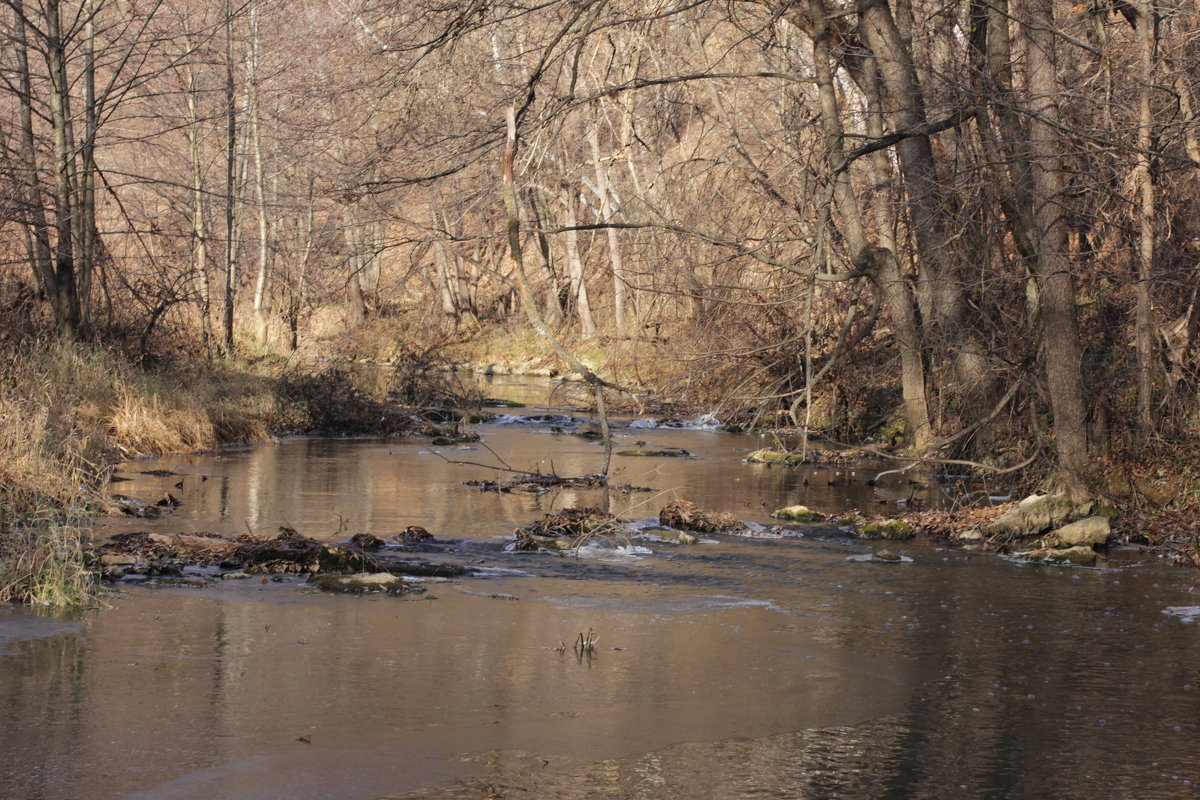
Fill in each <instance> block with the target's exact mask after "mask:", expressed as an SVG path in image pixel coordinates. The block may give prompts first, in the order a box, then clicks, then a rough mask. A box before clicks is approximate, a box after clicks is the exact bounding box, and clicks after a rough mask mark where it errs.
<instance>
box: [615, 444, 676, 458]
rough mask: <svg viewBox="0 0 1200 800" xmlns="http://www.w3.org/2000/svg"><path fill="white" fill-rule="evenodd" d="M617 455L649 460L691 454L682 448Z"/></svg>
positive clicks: (633, 451) (666, 448)
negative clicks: (648, 458)
mask: <svg viewBox="0 0 1200 800" xmlns="http://www.w3.org/2000/svg"><path fill="white" fill-rule="evenodd" d="M617 455H619V456H644V457H651V458H683V457H685V456H690V455H691V453H689V452H688V451H687V450H684V449H683V448H682V447H662V448H659V449H657V450H655V449H649V448H647V449H640V450H618V451H617Z"/></svg>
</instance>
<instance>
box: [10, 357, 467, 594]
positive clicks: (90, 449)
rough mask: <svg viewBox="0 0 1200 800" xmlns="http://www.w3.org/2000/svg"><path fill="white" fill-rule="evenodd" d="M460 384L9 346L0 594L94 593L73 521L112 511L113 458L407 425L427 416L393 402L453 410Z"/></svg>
mask: <svg viewBox="0 0 1200 800" xmlns="http://www.w3.org/2000/svg"><path fill="white" fill-rule="evenodd" d="M455 392H456V390H455V387H453V386H448V385H445V384H443V383H442V382H440V381H439V379H438V378H437V377H436V376H430V375H427V374H426V373H424V372H423V371H422V370H419V369H417V370H414V369H409V368H407V367H406V365H399V366H397V367H395V368H389V369H381V368H379V367H376V366H362V367H345V366H339V367H323V368H297V367H294V366H289V365H288V364H287V363H286V362H284V361H282V360H279V359H259V360H257V361H255V362H253V363H250V362H245V361H242V362H234V361H206V360H203V359H200V360H197V361H193V362H186V361H183V360H179V359H177V360H174V361H172V362H167V363H159V364H157V365H156V366H155V368H154V369H153V370H147V369H143V368H141V367H140V366H138V365H137V364H135V363H133V362H132V361H131V360H130V359H128V358H125V357H123V356H122V355H121V354H120V353H119V352H116V351H114V350H112V349H107V348H104V347H100V346H93V345H85V344H77V343H70V342H61V341H58V340H27V341H25V342H21V343H18V344H7V345H0V602H7V601H14V600H15V601H23V602H37V603H47V604H52V605H72V604H76V603H78V602H81V601H82V600H84V598H86V597H87V596H88V594H89V591H88V588H89V587H90V586H91V585H92V579H91V577H90V575H89V574H88V571H87V570H86V569H85V567H84V563H83V556H82V551H81V548H80V546H79V537H80V533H79V530H78V528H76V527H74V526H73V525H72V521H79V520H82V519H86V517H88V516H89V515H91V514H94V513H96V512H97V511H100V510H101V509H102V508H103V507H104V505H105V499H104V497H103V495H102V490H103V488H104V486H105V484H106V482H107V478H108V474H109V471H110V470H111V467H112V465H113V464H114V463H116V462H117V461H120V460H124V459H128V458H134V457H137V456H143V455H165V454H169V453H180V452H189V451H195V450H205V449H210V448H213V447H217V446H219V445H221V444H226V443H233V442H250V443H254V442H266V441H268V440H269V439H270V437H271V435H272V434H273V433H282V432H316V433H327V434H385V435H386V434H401V433H405V432H408V431H410V430H412V429H414V427H416V426H419V425H420V423H414V421H413V417H412V415H411V414H410V413H408V411H406V410H402V409H400V408H398V406H397V404H398V403H399V404H404V405H410V406H418V405H438V406H447V405H451V404H453V403H454V402H455V401H456V400H458V399H460V398H458V397H457V396H456V393H455Z"/></svg>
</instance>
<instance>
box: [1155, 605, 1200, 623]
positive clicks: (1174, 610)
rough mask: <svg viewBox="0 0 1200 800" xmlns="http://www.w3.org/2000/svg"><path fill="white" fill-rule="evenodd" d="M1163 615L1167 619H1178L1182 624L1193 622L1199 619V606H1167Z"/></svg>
mask: <svg viewBox="0 0 1200 800" xmlns="http://www.w3.org/2000/svg"><path fill="white" fill-rule="evenodd" d="M1163 613H1164V614H1166V615H1167V616H1168V617H1178V618H1179V619H1180V620H1182V621H1183V622H1195V621H1196V620H1198V619H1200V606H1167V607H1166V608H1164V609H1163Z"/></svg>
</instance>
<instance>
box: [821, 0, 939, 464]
mask: <svg viewBox="0 0 1200 800" xmlns="http://www.w3.org/2000/svg"><path fill="white" fill-rule="evenodd" d="M809 8H810V15H811V18H812V19H813V20H814V21H815V22H814V28H813V31H812V43H813V75H814V77H815V79H816V84H817V92H818V98H819V106H820V113H821V125H822V130H823V133H824V137H825V147H826V158H827V159H828V162H829V164H830V167H831V170H830V171H831V172H833V169H832V168H833V167H836V166H837V165H840V164H841V163H842V161H843V160H844V159H845V145H844V142H843V136H844V133H843V130H842V122H841V116H840V113H839V111H840V110H839V108H838V99H837V91H836V87H835V85H834V78H833V69H832V67H831V66H830V51H829V33H830V32H829V29H828V25H827V22H826V18H827V12H826V9H825V3H824V0H809ZM831 179H832V180H833V185H832V186H831V187H830V192H831V195H832V199H833V202H834V204H835V205H836V207H837V210H838V212H839V213H840V215H841V218H842V235H843V236H844V237H845V239H846V244H847V247H848V248H849V250H850V252H851V254H852V257H853V259H854V265H855V266H856V267H858V268H859V269H862V270H864V271H866V272H867V274H868V275H869V276H870V277H871V279H872V280H873V281H874V282H875V284H876V285H877V286H878V287H879V290H880V291H881V292H882V293H883V299H884V302H885V303H886V304H887V307H888V311H889V313H890V314H891V316H892V325H893V328H894V329H895V332H896V347H897V349H898V350H899V352H900V385H901V391H902V396H903V402H904V406H903V414H904V419H905V422H906V424H907V425H908V428H909V435H910V436H911V437H912V444H913V446H914V447H915V448H916V449H917V450H922V449H924V448H925V447H926V446H928V445H929V443H930V442H931V441H932V440H933V428H932V425H931V423H930V416H929V401H928V395H927V393H926V373H925V362H924V356H923V355H922V338H921V329H920V325H919V323H918V322H917V314H916V309H915V308H914V305H913V300H912V296H911V294H910V293H909V289H908V284H907V282H906V281H905V280H904V276H903V275H902V274H901V272H900V267H899V263H898V262H897V260H896V255H895V253H894V252H893V251H891V250H888V249H887V248H884V247H875V246H872V245H871V244H870V242H869V241H868V240H867V234H866V230H865V228H864V226H863V221H862V213H861V211H860V210H859V207H858V201H857V199H856V198H855V196H854V189H853V187H852V186H851V184H850V176H849V171H848V170H843V171H841V172H837V173H836V174H833V175H832V177H831ZM888 238H889V236H888V235H887V234H885V238H884V239H882V241H887V240H888Z"/></svg>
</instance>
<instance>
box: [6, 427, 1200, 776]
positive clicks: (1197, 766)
mask: <svg viewBox="0 0 1200 800" xmlns="http://www.w3.org/2000/svg"><path fill="white" fill-rule="evenodd" d="M480 430H481V432H482V433H483V436H484V442H485V443H486V444H487V445H488V447H489V448H491V450H492V451H495V454H496V455H497V456H499V457H500V458H502V459H504V461H505V462H507V463H509V464H512V465H514V466H520V467H521V468H526V467H529V466H532V465H534V464H539V463H540V464H544V465H546V468H549V465H550V464H553V468H554V469H555V470H557V471H558V472H559V473H561V474H584V473H586V472H590V471H594V470H595V464H596V463H597V462H598V460H599V458H600V453H599V448H598V446H597V445H595V444H594V443H591V442H587V441H584V440H582V439H578V438H575V437H571V436H565V435H555V434H552V433H550V432H549V431H547V430H544V429H528V428H522V427H521V426H514V425H496V424H493V425H484V426H481V428H480ZM623 433H624V435H627V436H631V437H636V440H646V441H647V442H649V443H651V444H652V445H654V446H660V445H673V446H679V447H684V448H685V449H687V450H688V451H689V452H691V453H694V454H695V457H693V458H686V459H667V458H661V459H645V458H625V459H621V460H620V466H621V467H622V468H623V470H624V471H623V473H622V477H621V480H623V481H626V482H629V483H639V484H644V485H648V486H651V487H652V488H653V489H654V490H655V491H654V492H651V493H641V494H632V495H619V494H613V495H612V498H613V500H612V502H613V506H614V507H613V511H614V512H616V513H619V514H621V515H623V516H627V517H630V518H640V517H652V516H654V515H655V514H656V513H657V510H658V508H660V507H661V506H662V505H663V504H665V503H666V502H667V501H669V500H670V499H672V498H674V497H682V498H686V499H690V500H694V501H696V502H697V503H699V504H700V505H702V506H704V507H706V508H710V509H713V510H728V511H733V512H735V513H736V514H738V516H740V517H743V518H745V519H748V520H751V521H756V522H763V523H765V522H768V521H769V516H768V515H769V513H770V511H771V510H773V509H774V508H777V507H780V506H783V505H790V504H794V503H804V504H807V505H809V506H811V507H814V508H817V509H818V510H822V511H826V512H839V511H842V510H845V509H847V508H854V507H860V508H862V507H864V506H866V505H870V506H872V507H874V506H886V507H894V504H892V505H890V506H888V504H887V503H879V502H878V501H879V500H881V499H882V500H885V501H889V503H890V502H891V501H894V500H895V499H897V498H900V497H907V496H908V495H909V493H910V492H911V491H912V490H911V488H910V487H908V486H907V485H899V484H898V485H896V486H887V485H885V486H882V487H868V486H866V485H865V484H864V483H863V482H862V479H861V476H862V474H866V473H870V471H871V470H872V469H874V468H875V467H873V466H869V465H854V466H852V467H849V468H847V469H845V470H843V475H842V479H843V480H842V483H841V485H839V486H829V485H827V484H826V483H823V482H820V481H817V480H815V479H814V478H815V475H816V471H811V470H810V471H807V472H805V471H802V470H787V469H779V468H774V469H772V468H766V467H762V466H761V465H747V464H743V463H741V461H740V458H741V456H742V455H744V454H745V452H746V450H748V449H752V448H754V447H757V446H759V440H758V438H757V437H754V436H747V435H730V434H721V433H714V432H709V431H691V430H678V429H644V428H643V429H636V430H635V431H634V432H631V431H629V430H628V429H627V430H625V431H624V432H623ZM431 449H432V448H431V447H430V445H429V444H428V442H416V441H414V442H396V441H387V442H381V441H369V440H358V441H350V440H311V439H297V440H291V441H287V442H284V443H282V444H279V445H276V446H268V447H262V448H256V449H253V450H241V451H225V452H220V453H215V454H201V455H193V456H184V457H178V458H171V459H163V460H159V461H145V462H136V463H135V464H130V465H127V466H126V467H125V469H124V472H123V474H124V475H125V476H126V477H129V478H132V479H133V480H132V481H129V482H126V483H122V484H121V485H120V487H119V490H120V491H122V492H124V493H126V494H131V495H136V496H141V497H153V496H155V494H157V493H161V492H162V491H165V490H171V491H172V492H173V493H175V494H176V495H177V496H179V497H180V499H182V500H183V501H184V505H183V506H182V507H180V508H179V509H178V512H179V513H178V514H177V515H175V516H171V517H168V518H164V519H161V520H136V521H133V522H120V521H118V522H117V523H115V524H114V525H112V526H111V527H110V528H109V530H130V529H154V530H161V531H181V530H183V531H186V530H214V531H219V532H223V533H230V534H233V533H241V532H244V531H245V530H246V529H247V528H249V529H250V530H253V531H255V532H259V533H272V532H273V531H274V529H275V528H276V527H278V526H279V525H289V526H291V527H295V528H297V529H298V530H300V531H301V532H303V533H305V534H308V535H311V536H318V537H331V538H343V537H346V536H349V535H350V534H353V533H357V532H361V531H365V530H370V531H372V532H374V533H375V534H377V535H380V536H387V535H390V534H394V533H397V532H399V531H401V530H403V529H404V528H405V527H407V526H409V525H421V526H423V527H426V528H428V529H429V530H430V531H431V532H433V533H434V534H435V535H436V536H437V537H438V538H439V544H438V545H436V547H435V548H433V551H432V552H428V551H427V552H424V553H421V554H419V555H421V556H422V557H427V558H430V559H437V560H453V561H455V562H456V563H462V564H465V565H470V566H473V567H475V568H476V569H478V570H480V572H479V574H477V575H473V576H470V577H467V578H464V579H461V580H454V581H438V580H431V581H429V582H427V584H426V587H427V589H428V591H427V593H426V594H425V595H421V596H419V597H418V598H415V599H413V598H394V597H370V596H364V597H349V596H327V595H314V594H307V593H304V592H303V591H302V586H303V585H302V584H301V583H300V582H299V581H298V580H296V579H288V580H285V581H283V582H278V583H277V582H273V581H269V580H268V581H265V582H262V581H259V580H257V579H254V580H251V581H226V582H223V583H221V584H219V585H214V586H211V587H209V588H205V589H183V588H163V589H148V588H142V587H130V588H126V589H124V590H123V591H122V592H121V593H120V594H119V595H117V596H116V597H114V598H112V599H111V600H110V601H109V604H110V607H109V608H107V609H105V610H101V611H94V612H90V613H88V614H86V615H84V616H83V617H82V618H81V619H78V620H68V621H58V620H53V619H51V620H46V619H44V618H41V617H34V616H32V615H31V614H30V613H29V612H27V611H24V610H19V609H4V610H3V613H2V614H0V646H3V647H4V648H5V649H4V650H3V651H2V653H3V654H2V655H0V709H2V710H3V725H2V726H0V753H2V754H3V757H2V758H0V796H3V797H5V798H10V797H11V798H45V799H46V800H58V799H62V800H65V799H67V798H80V797H113V798H117V797H139V798H211V797H237V798H284V797H286V798H300V799H302V798H380V797H392V798H417V797H420V798H471V799H472V800H474V799H475V798H484V797H488V796H489V795H491V796H492V797H505V798H513V797H542V798H550V797H553V798H597V797H600V798H604V797H613V798H695V797H712V798H752V797H797V798H810V797H811V798H959V797H989V798H991V797H995V798H1000V797H1029V798H1043V797H1054V798H1087V799H1088V800H1092V799H1093V798H1096V797H1163V798H1193V797H1195V796H1196V795H1197V781H1200V754H1198V752H1197V749H1196V747H1195V742H1196V741H1197V740H1198V739H1197V737H1198V736H1200V628H1197V625H1196V623H1188V622H1184V621H1181V620H1180V619H1176V618H1173V617H1170V616H1167V615H1166V614H1164V613H1162V612H1163V609H1164V608H1166V607H1168V606H1191V605H1196V604H1197V602H1198V601H1197V599H1196V595H1195V593H1194V592H1193V588H1194V582H1195V581H1194V574H1193V573H1190V572H1182V571H1170V570H1166V569H1163V568H1160V567H1156V566H1152V565H1143V566H1134V567H1129V568H1127V569H1123V570H1120V571H1116V570H1100V569H1076V568H1041V567H1031V566H1019V565H1016V564H1012V563H1008V562H1006V561H1003V560H1001V559H997V558H992V557H984V556H973V555H971V554H967V553H962V552H948V551H942V550H940V549H937V548H935V547H933V546H932V545H929V544H922V543H907V544H903V543H902V544H896V545H894V546H893V545H889V547H893V549H897V550H899V551H902V552H903V553H904V554H906V555H908V556H910V557H911V558H912V559H913V561H912V562H911V563H906V564H874V563H853V562H850V561H847V557H848V556H851V555H856V554H862V553H864V552H868V551H869V548H870V545H869V544H865V543H860V542H853V541H846V540H839V539H834V538H821V537H820V536H818V535H817V534H818V533H819V532H818V531H810V532H809V535H806V536H804V537H794V538H785V539H763V540H749V539H737V538H729V537H718V536H713V537H707V538H706V540H705V541H704V542H702V543H701V544H697V545H693V546H687V547H679V546H669V545H663V544H658V543H653V542H648V541H644V540H637V539H631V540H630V541H629V542H628V544H629V545H631V546H630V547H623V548H621V549H619V550H617V549H614V550H608V551H603V550H599V551H596V552H592V553H589V555H588V557H584V558H575V557H563V556H556V555H549V554H542V553H510V552H506V551H505V549H504V543H505V541H506V539H507V538H508V537H510V536H511V533H512V529H513V528H514V527H516V526H518V525H521V524H524V523H526V522H529V521H532V520H533V519H536V518H538V517H540V516H541V515H542V514H544V513H546V512H547V511H550V510H554V509H559V508H563V507H566V506H572V505H588V504H591V503H592V502H593V501H594V499H595V493H590V492H587V491H579V490H571V491H563V492H558V493H550V494H545V495H540V496H536V495H505V494H499V493H494V492H481V491H478V490H475V489H472V488H470V487H466V486H464V485H463V482H464V481H466V480H471V479H478V478H490V477H494V476H495V475H496V474H497V473H496V471H495V470H493V469H488V468H481V467H473V466H465V465H458V464H453V463H450V462H448V461H446V460H445V459H443V458H439V457H438V456H436V455H434V454H432V453H431V452H429V451H430V450H431ZM454 453H464V454H467V455H469V456H470V460H480V459H481V457H482V456H491V455H492V454H491V453H490V452H489V451H488V450H487V449H484V448H480V447H476V449H474V450H470V451H468V450H462V451H459V450H450V451H446V452H445V453H444V455H446V456H447V457H448V458H452V459H453V457H454V455H453V454H454ZM155 469H165V470H170V471H171V472H173V473H176V474H174V475H157V476H154V475H142V474H139V473H140V472H143V471H150V470H155ZM851 472H857V473H859V474H858V475H854V476H851V475H850V473H851ZM805 477H807V478H808V484H807V485H805V484H804V482H803V480H804V478H805ZM852 477H853V478H854V479H855V480H856V482H855V483H853V484H851V483H849V482H848V480H849V479H850V478H852ZM180 481H182V488H175V486H174V485H175V484H176V483H179V482H180ZM834 490H837V491H836V492H835V491H834ZM930 492H931V501H932V493H934V492H936V489H934V490H930ZM864 510H866V509H864ZM872 510H873V508H872ZM588 630H592V631H595V632H596V633H597V634H598V635H599V643H598V649H597V652H596V653H595V654H593V655H592V656H590V657H577V655H576V654H575V653H574V652H572V650H571V646H570V643H571V642H572V641H574V640H575V639H576V637H577V636H578V635H579V634H580V633H581V632H585V631H588ZM560 646H561V650H562V652H559V650H560Z"/></svg>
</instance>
